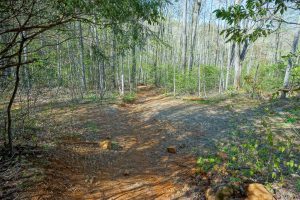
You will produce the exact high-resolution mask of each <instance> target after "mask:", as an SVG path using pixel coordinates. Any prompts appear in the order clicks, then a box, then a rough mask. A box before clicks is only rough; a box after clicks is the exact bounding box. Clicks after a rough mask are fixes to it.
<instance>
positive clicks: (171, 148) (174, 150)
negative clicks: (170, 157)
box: [167, 146, 176, 153]
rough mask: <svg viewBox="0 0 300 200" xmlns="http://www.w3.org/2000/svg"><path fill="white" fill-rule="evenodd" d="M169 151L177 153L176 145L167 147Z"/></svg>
mask: <svg viewBox="0 0 300 200" xmlns="http://www.w3.org/2000/svg"><path fill="white" fill-rule="evenodd" d="M167 151H168V152H169V153H176V147H174V146H169V147H168V148H167Z"/></svg>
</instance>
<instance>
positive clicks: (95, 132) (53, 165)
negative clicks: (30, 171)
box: [33, 88, 202, 199]
mask: <svg viewBox="0 0 300 200" xmlns="http://www.w3.org/2000/svg"><path fill="white" fill-rule="evenodd" d="M166 102H169V103H168V104H169V105H170V106H167V104H166ZM179 102H180V101H178V102H177V101H171V99H170V98H167V97H165V96H163V95H158V94H157V93H156V91H155V90H148V88H144V90H143V89H142V91H140V92H139V94H138V101H137V102H136V103H135V104H126V105H122V106H118V105H113V106H107V107H103V106H97V105H90V104H87V105H83V106H79V107H78V108H76V109H74V110H73V111H72V113H68V111H64V110H63V111H61V112H60V111H58V112H57V113H56V115H57V116H60V117H61V118H62V115H63V116H64V120H61V123H62V124H69V125H68V126H66V128H65V132H68V131H67V130H69V126H70V127H72V129H73V131H74V130H76V131H77V132H78V131H79V130H80V132H81V134H80V137H68V136H65V137H64V138H63V140H62V141H60V142H59V144H58V145H57V146H56V147H54V148H53V149H51V151H49V152H51V156H50V157H51V159H50V160H49V161H50V162H48V164H47V166H46V167H45V174H46V177H45V179H44V180H45V181H43V182H42V183H41V184H39V185H38V186H37V188H36V189H35V190H36V191H38V192H36V193H35V197H33V199H198V198H197V195H198V192H197V187H196V185H195V183H194V177H193V175H194V174H193V172H192V171H193V170H192V168H193V167H195V157H194V156H193V155H192V154H191V153H190V152H191V149H190V147H189V146H188V145H189V144H188V143H187V141H186V139H187V138H188V137H189V135H190V134H191V133H189V132H188V131H187V130H185V129H181V130H179V129H178V128H180V127H178V126H179V122H177V120H180V119H174V121H172V120H170V121H168V119H162V118H161V116H157V113H156V112H166V113H163V114H162V116H170V117H171V115H172V114H171V113H167V110H168V109H172V110H173V112H176V109H177V110H181V109H183V107H182V106H183V105H181V103H179ZM160 108H163V109H164V110H159V111H157V109H160ZM69 131H70V132H71V130H69ZM193 134H198V136H201V134H202V133H201V132H197V133H193ZM103 140H109V141H111V142H112V145H113V146H112V149H110V150H105V149H101V148H100V146H99V142H100V141H103ZM171 145H172V146H175V147H176V150H177V153H176V154H171V153H168V152H167V147H168V146H171Z"/></svg>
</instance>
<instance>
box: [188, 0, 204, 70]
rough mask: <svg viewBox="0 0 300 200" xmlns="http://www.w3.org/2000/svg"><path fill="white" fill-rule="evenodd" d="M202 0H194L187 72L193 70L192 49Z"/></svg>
mask: <svg viewBox="0 0 300 200" xmlns="http://www.w3.org/2000/svg"><path fill="white" fill-rule="evenodd" d="M201 2H202V0H194V8H193V17H192V37H191V55H190V60H189V72H191V71H192V70H193V64H194V49H195V45H196V35H197V28H198V17H199V14H200V8H201Z"/></svg>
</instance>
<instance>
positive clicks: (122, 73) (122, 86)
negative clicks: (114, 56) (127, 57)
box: [121, 55, 124, 95]
mask: <svg viewBox="0 0 300 200" xmlns="http://www.w3.org/2000/svg"><path fill="white" fill-rule="evenodd" d="M123 58H124V56H123V55H122V56H121V95H124V61H123Z"/></svg>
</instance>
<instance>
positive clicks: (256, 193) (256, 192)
mask: <svg viewBox="0 0 300 200" xmlns="http://www.w3.org/2000/svg"><path fill="white" fill-rule="evenodd" d="M246 193H247V198H246V199H245V200H273V199H275V198H274V197H273V195H272V194H271V193H270V192H269V191H268V190H267V189H266V188H265V187H264V186H263V185H262V184H259V183H252V184H249V185H248V187H247V190H246Z"/></svg>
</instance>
